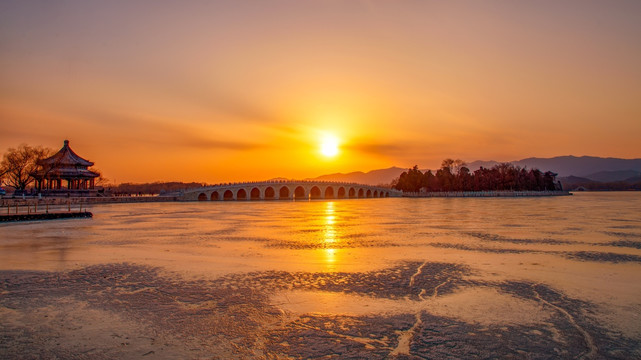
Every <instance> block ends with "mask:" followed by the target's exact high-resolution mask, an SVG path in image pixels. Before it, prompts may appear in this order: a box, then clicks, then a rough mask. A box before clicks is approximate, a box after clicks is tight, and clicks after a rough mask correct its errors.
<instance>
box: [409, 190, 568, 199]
mask: <svg viewBox="0 0 641 360" xmlns="http://www.w3.org/2000/svg"><path fill="white" fill-rule="evenodd" d="M571 195H572V193H571V192H570V191H565V190H555V191H510V190H500V191H436V192H419V193H415V192H412V193H403V196H402V197H408V198H431V197H437V198H442V197H539V196H571Z"/></svg>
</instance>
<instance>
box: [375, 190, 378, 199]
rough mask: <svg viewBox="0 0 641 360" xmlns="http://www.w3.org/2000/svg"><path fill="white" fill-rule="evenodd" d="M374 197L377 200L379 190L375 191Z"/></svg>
mask: <svg viewBox="0 0 641 360" xmlns="http://www.w3.org/2000/svg"><path fill="white" fill-rule="evenodd" d="M374 197H375V198H377V197H378V190H374Z"/></svg>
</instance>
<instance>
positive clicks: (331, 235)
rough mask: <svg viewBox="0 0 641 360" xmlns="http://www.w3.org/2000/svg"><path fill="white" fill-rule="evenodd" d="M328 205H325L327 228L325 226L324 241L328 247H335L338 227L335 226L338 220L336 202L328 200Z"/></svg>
mask: <svg viewBox="0 0 641 360" xmlns="http://www.w3.org/2000/svg"><path fill="white" fill-rule="evenodd" d="M326 204H327V206H326V207H325V228H324V235H325V236H324V238H323V243H324V245H325V246H324V247H325V248H326V249H331V248H333V246H332V244H334V243H335V242H336V241H337V239H336V227H335V226H334V224H335V222H336V216H335V215H334V202H333V201H328V202H327V203H326Z"/></svg>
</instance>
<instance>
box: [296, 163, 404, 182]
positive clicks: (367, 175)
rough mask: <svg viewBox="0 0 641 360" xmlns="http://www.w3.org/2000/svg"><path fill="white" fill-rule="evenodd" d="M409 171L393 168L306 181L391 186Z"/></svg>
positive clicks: (336, 174)
mask: <svg viewBox="0 0 641 360" xmlns="http://www.w3.org/2000/svg"><path fill="white" fill-rule="evenodd" d="M405 170H407V169H404V168H399V167H391V168H388V169H379V170H372V171H368V172H362V171H355V172H351V173H347V174H343V173H335V174H328V175H321V176H319V177H315V178H309V179H306V180H320V181H344V182H354V183H359V184H367V185H380V184H389V183H390V182H392V180H393V179H395V178H397V177H399V176H400V175H401V173H402V172H403V171H405Z"/></svg>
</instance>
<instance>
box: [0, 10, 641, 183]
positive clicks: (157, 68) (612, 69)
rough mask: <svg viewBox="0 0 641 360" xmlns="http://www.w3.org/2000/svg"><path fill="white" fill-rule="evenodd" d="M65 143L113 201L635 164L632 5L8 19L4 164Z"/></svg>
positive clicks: (2, 89)
mask: <svg viewBox="0 0 641 360" xmlns="http://www.w3.org/2000/svg"><path fill="white" fill-rule="evenodd" d="M64 139H69V140H70V141H71V147H72V148H73V149H74V150H75V151H76V152H77V153H79V154H80V155H81V156H84V157H85V158H88V159H89V160H91V161H94V162H95V163H96V167H97V168H98V169H100V170H101V171H102V172H103V173H104V175H105V176H106V177H107V178H109V179H110V180H112V181H117V182H146V181H157V180H179V181H200V182H209V183H214V182H221V181H239V180H262V179H269V178H273V177H288V178H305V177H313V176H318V175H322V174H327V173H333V172H350V171H358V170H360V171H368V170H372V169H378V168H386V167H390V166H401V167H407V166H412V165H414V164H418V165H419V166H420V167H422V168H435V167H438V166H439V165H440V162H441V160H442V159H444V158H447V157H453V158H461V159H464V160H466V161H474V160H497V161H509V160H518V159H522V158H525V157H531V156H536V157H552V156H559V155H576V156H581V155H593V156H604V157H607V156H611V157H623V158H638V157H641V145H640V144H641V1H638V0H630V1H616V0H612V1H587V0H577V1H558V0H554V1H512V0H506V1H401V0H399V1H392V0H381V1H378V0H369V1H366V0H362V1H359V0H308V1H301V0H292V1H267V0H264V1H255V0H254V1H244V0H234V1H158V0H149V1H135V0H126V1H114V0H110V1H86V0H83V1H57V0H44V1H30V0H24V1H6V0H0V152H1V153H4V151H5V150H6V149H7V148H9V147H15V146H18V145H19V144H21V143H27V144H31V145H43V146H46V147H50V148H53V149H55V150H58V149H59V148H60V147H61V146H62V143H63V140H64ZM322 139H324V140H322ZM328 139H329V140H328ZM323 141H325V142H327V141H329V142H332V141H333V142H335V143H337V146H338V153H337V154H336V155H332V151H327V149H324V150H323V151H321V145H322V144H321V142H323ZM330 145H331V144H330ZM325 146H328V145H327V144H325ZM330 147H331V146H330Z"/></svg>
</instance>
